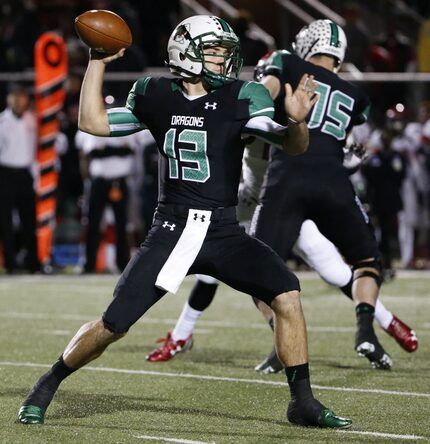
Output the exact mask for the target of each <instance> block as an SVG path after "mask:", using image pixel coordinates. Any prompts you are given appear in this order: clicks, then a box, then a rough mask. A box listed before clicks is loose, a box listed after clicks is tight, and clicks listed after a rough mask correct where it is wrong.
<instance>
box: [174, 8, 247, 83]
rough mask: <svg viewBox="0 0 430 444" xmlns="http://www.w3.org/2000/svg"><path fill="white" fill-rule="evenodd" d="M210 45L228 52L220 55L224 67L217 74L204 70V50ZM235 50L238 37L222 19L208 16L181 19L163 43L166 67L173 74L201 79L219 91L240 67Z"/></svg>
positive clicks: (238, 42)
mask: <svg viewBox="0 0 430 444" xmlns="http://www.w3.org/2000/svg"><path fill="white" fill-rule="evenodd" d="M211 46H212V47H215V46H223V47H225V48H227V49H228V51H227V52H226V53H225V54H222V57H224V66H223V70H222V73H220V74H219V73H214V72H212V71H210V70H208V69H206V67H205V54H204V49H205V48H208V47H211ZM239 49H240V41H239V38H238V37H237V36H236V34H235V33H234V31H233V29H232V28H231V26H230V25H229V24H228V23H227V22H226V21H225V20H223V19H221V18H218V17H215V16H211V15H195V16H192V17H189V18H187V19H185V20H183V21H182V22H181V23H179V25H178V26H177V27H176V28H175V29H174V30H173V32H172V35H171V36H170V39H169V42H168V44H167V52H168V56H169V61H168V62H167V65H168V66H169V68H170V71H171V72H172V73H174V74H176V75H180V76H182V77H185V78H193V77H202V78H203V79H204V80H205V81H206V82H207V83H208V84H209V85H210V86H211V87H213V88H219V87H220V86H222V85H224V84H225V83H226V82H229V81H232V80H236V79H237V77H238V75H239V72H240V69H241V67H242V59H241V57H240V54H239ZM217 55H218V54H217ZM220 56H221V55H220Z"/></svg>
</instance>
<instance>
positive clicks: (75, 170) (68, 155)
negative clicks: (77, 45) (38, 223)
mask: <svg viewBox="0 0 430 444" xmlns="http://www.w3.org/2000/svg"><path fill="white" fill-rule="evenodd" d="M81 83H82V74H81V73H80V71H78V70H71V71H70V72H69V75H68V77H67V81H66V99H65V102H64V105H63V108H62V110H61V112H60V116H59V117H60V122H61V131H62V133H63V134H64V136H65V138H66V139H67V140H66V142H65V148H64V149H62V150H57V151H58V154H59V158H60V164H61V166H60V173H59V178H58V191H57V193H58V194H57V218H59V219H61V218H62V217H63V215H64V211H65V209H66V208H68V207H69V206H70V205H74V206H77V203H78V200H79V198H80V196H82V192H83V185H82V178H81V173H80V168H79V152H78V150H77V149H76V145H75V134H76V128H77V127H78V107H79V94H80V91H81ZM70 211H71V210H68V212H69V213H70Z"/></svg>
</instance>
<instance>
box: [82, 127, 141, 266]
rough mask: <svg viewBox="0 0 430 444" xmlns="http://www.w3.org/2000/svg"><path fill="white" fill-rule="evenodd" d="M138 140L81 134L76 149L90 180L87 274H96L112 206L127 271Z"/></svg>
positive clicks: (118, 253)
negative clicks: (131, 187)
mask: <svg viewBox="0 0 430 444" xmlns="http://www.w3.org/2000/svg"><path fill="white" fill-rule="evenodd" d="M135 140H136V139H135V137H134V136H126V137H114V138H112V137H96V136H93V135H90V134H86V133H83V132H81V131H78V132H77V134H76V146H77V148H78V149H80V150H81V165H82V176H83V178H84V179H86V178H88V179H89V187H88V189H87V190H86V191H87V192H88V199H87V200H88V231H87V235H86V252H85V254H86V261H85V265H84V273H94V272H95V271H96V261H97V252H98V248H99V245H100V238H101V222H102V217H103V213H104V210H105V208H106V207H107V206H108V205H109V206H110V207H111V208H112V210H113V213H114V216H115V234H116V264H117V267H118V269H119V270H120V271H123V270H124V268H125V266H126V265H127V262H128V261H129V259H130V250H129V245H128V239H127V215H128V199H129V189H128V186H127V181H126V179H127V177H128V176H129V174H130V173H131V171H132V169H133V163H134V148H135V144H136V141H135Z"/></svg>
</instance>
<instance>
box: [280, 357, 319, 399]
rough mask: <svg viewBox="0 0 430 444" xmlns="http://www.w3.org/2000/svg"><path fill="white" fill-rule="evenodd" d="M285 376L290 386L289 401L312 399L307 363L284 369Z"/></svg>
mask: <svg viewBox="0 0 430 444" xmlns="http://www.w3.org/2000/svg"><path fill="white" fill-rule="evenodd" d="M285 374H286V375H287V379H288V385H289V386H290V393H291V400H293V401H294V400H297V401H302V400H307V399H309V398H313V394H312V389H311V382H310V379H309V364H308V363H306V364H301V365H294V366H292V367H286V368H285Z"/></svg>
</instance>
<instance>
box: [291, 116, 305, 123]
mask: <svg viewBox="0 0 430 444" xmlns="http://www.w3.org/2000/svg"><path fill="white" fill-rule="evenodd" d="M287 120H288V122H290V123H294V125H300V124H301V123H303V122H304V120H302V121H301V122H299V121H298V120H296V119H293V118H292V117H290V116H288V119H287Z"/></svg>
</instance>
